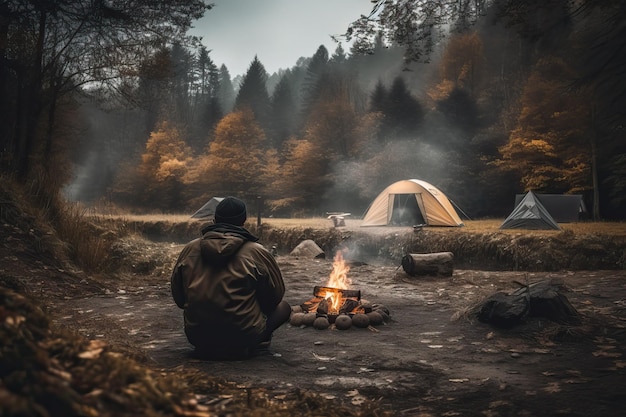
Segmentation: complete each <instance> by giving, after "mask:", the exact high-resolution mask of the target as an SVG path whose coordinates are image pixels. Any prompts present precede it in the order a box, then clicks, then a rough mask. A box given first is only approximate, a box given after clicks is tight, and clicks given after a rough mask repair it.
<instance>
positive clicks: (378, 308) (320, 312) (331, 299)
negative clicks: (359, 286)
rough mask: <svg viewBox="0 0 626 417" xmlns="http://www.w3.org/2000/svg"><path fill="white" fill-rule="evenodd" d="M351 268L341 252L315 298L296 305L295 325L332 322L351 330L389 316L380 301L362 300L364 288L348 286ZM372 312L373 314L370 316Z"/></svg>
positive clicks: (316, 325) (322, 326) (318, 326)
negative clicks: (378, 302) (326, 280)
mask: <svg viewBox="0 0 626 417" xmlns="http://www.w3.org/2000/svg"><path fill="white" fill-rule="evenodd" d="M349 270H350V268H349V266H348V265H346V263H345V261H344V260H343V257H342V256H341V252H337V255H336V256H335V259H334V262H333V271H332V273H331V275H330V278H329V280H328V282H327V284H326V286H315V287H314V288H313V298H311V299H310V300H307V301H305V302H304V303H302V304H301V305H300V306H295V307H293V308H292V314H291V317H290V323H291V325H293V326H297V327H300V326H313V327H314V328H316V329H319V330H323V329H327V328H328V327H330V326H331V324H332V325H333V326H334V328H337V329H339V330H348V329H350V328H351V327H352V326H354V327H360V328H370V325H371V324H383V322H386V321H388V320H389V310H388V309H387V308H385V307H384V306H382V305H380V304H370V303H369V302H367V301H365V300H361V291H360V290H351V289H348V285H349V284H350V283H351V281H350V279H348V277H347V273H348V271H349ZM369 314H373V315H372V316H370V315H369Z"/></svg>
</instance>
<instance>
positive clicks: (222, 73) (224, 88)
mask: <svg viewBox="0 0 626 417" xmlns="http://www.w3.org/2000/svg"><path fill="white" fill-rule="evenodd" d="M218 82H219V87H218V92H217V98H218V100H219V102H220V104H221V106H222V110H223V112H224V113H229V112H230V111H231V110H232V109H233V106H234V105H235V89H234V87H233V82H232V80H231V78H230V73H229V72H228V68H226V65H224V64H222V66H221V67H220V70H219V74H218Z"/></svg>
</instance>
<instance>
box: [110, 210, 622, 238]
mask: <svg viewBox="0 0 626 417" xmlns="http://www.w3.org/2000/svg"><path fill="white" fill-rule="evenodd" d="M98 217H101V218H121V219H124V220H126V221H130V222H145V223H156V222H167V223H189V222H196V220H193V219H191V218H190V217H189V215H186V214H185V215H183V214H181V215H173V214H148V215H133V214H124V215H98ZM503 221H504V219H488V220H465V221H464V226H463V227H428V230H429V231H432V232H439V233H495V232H502V233H512V234H520V233H524V234H528V233H532V234H548V235H550V234H555V233H559V231H557V230H524V229H510V230H500V229H499V228H500V225H501V224H502V222H503ZM248 222H250V223H252V224H255V223H256V222H257V219H256V217H251V218H249V219H248ZM345 222H346V226H345V229H348V230H356V229H358V230H361V231H367V230H371V231H377V232H380V233H385V232H393V231H395V230H397V231H405V230H408V229H410V227H375V228H371V227H366V228H365V227H364V228H361V227H360V225H361V220H360V219H349V218H348V219H346V221H345ZM199 223H200V222H199ZM261 223H262V224H265V225H268V226H270V227H273V228H278V229H291V228H302V229H328V228H331V227H333V224H332V222H331V221H330V220H329V219H327V218H325V217H310V218H267V217H264V218H261ZM559 226H560V227H561V229H562V231H571V232H573V233H575V234H605V235H612V236H626V222H586V221H585V222H577V223H561V224H559ZM342 228H343V227H342Z"/></svg>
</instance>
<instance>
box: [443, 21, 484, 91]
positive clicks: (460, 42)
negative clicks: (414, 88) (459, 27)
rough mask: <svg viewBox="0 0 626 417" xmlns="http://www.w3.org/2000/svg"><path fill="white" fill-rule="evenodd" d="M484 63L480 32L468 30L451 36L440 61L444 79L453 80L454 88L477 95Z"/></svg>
mask: <svg viewBox="0 0 626 417" xmlns="http://www.w3.org/2000/svg"><path fill="white" fill-rule="evenodd" d="M483 65H484V54H483V44H482V40H481V39H480V36H479V35H478V32H476V31H472V32H466V33H461V34H457V35H455V36H452V37H451V38H450V41H449V42H448V43H447V44H446V47H445V50H444V53H443V56H442V57H441V61H440V63H439V72H440V77H441V80H442V81H444V82H445V81H448V80H449V81H452V84H453V85H454V88H457V89H463V90H465V91H467V93H468V94H469V95H470V96H471V97H475V94H476V89H477V88H478V87H479V85H480V77H481V75H482V68H481V67H482V66H483Z"/></svg>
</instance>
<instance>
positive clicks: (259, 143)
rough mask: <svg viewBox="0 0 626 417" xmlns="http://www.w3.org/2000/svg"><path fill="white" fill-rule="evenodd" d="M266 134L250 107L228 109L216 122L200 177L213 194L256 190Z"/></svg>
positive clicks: (243, 192)
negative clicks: (234, 109) (235, 109)
mask: <svg viewBox="0 0 626 417" xmlns="http://www.w3.org/2000/svg"><path fill="white" fill-rule="evenodd" d="M265 142H266V137H265V133H264V132H263V129H261V126H260V125H259V123H258V122H257V121H256V119H255V117H254V113H253V112H252V111H251V110H250V109H243V110H237V111H234V112H231V113H229V114H227V115H226V116H224V118H223V119H222V120H221V121H220V122H219V123H218V124H217V126H216V128H215V138H214V140H213V141H212V142H211V144H210V145H209V152H208V156H207V157H206V158H205V161H204V163H203V166H202V167H201V169H200V171H199V173H200V177H199V178H200V180H201V181H204V182H205V184H206V186H207V188H208V189H210V190H213V191H214V193H215V194H216V195H225V194H232V195H240V196H243V195H246V194H248V193H252V194H256V193H258V192H259V189H260V187H261V186H262V185H263V184H262V179H261V173H262V171H263V166H264V163H265V148H266V146H265V145H266V143H265Z"/></svg>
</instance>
